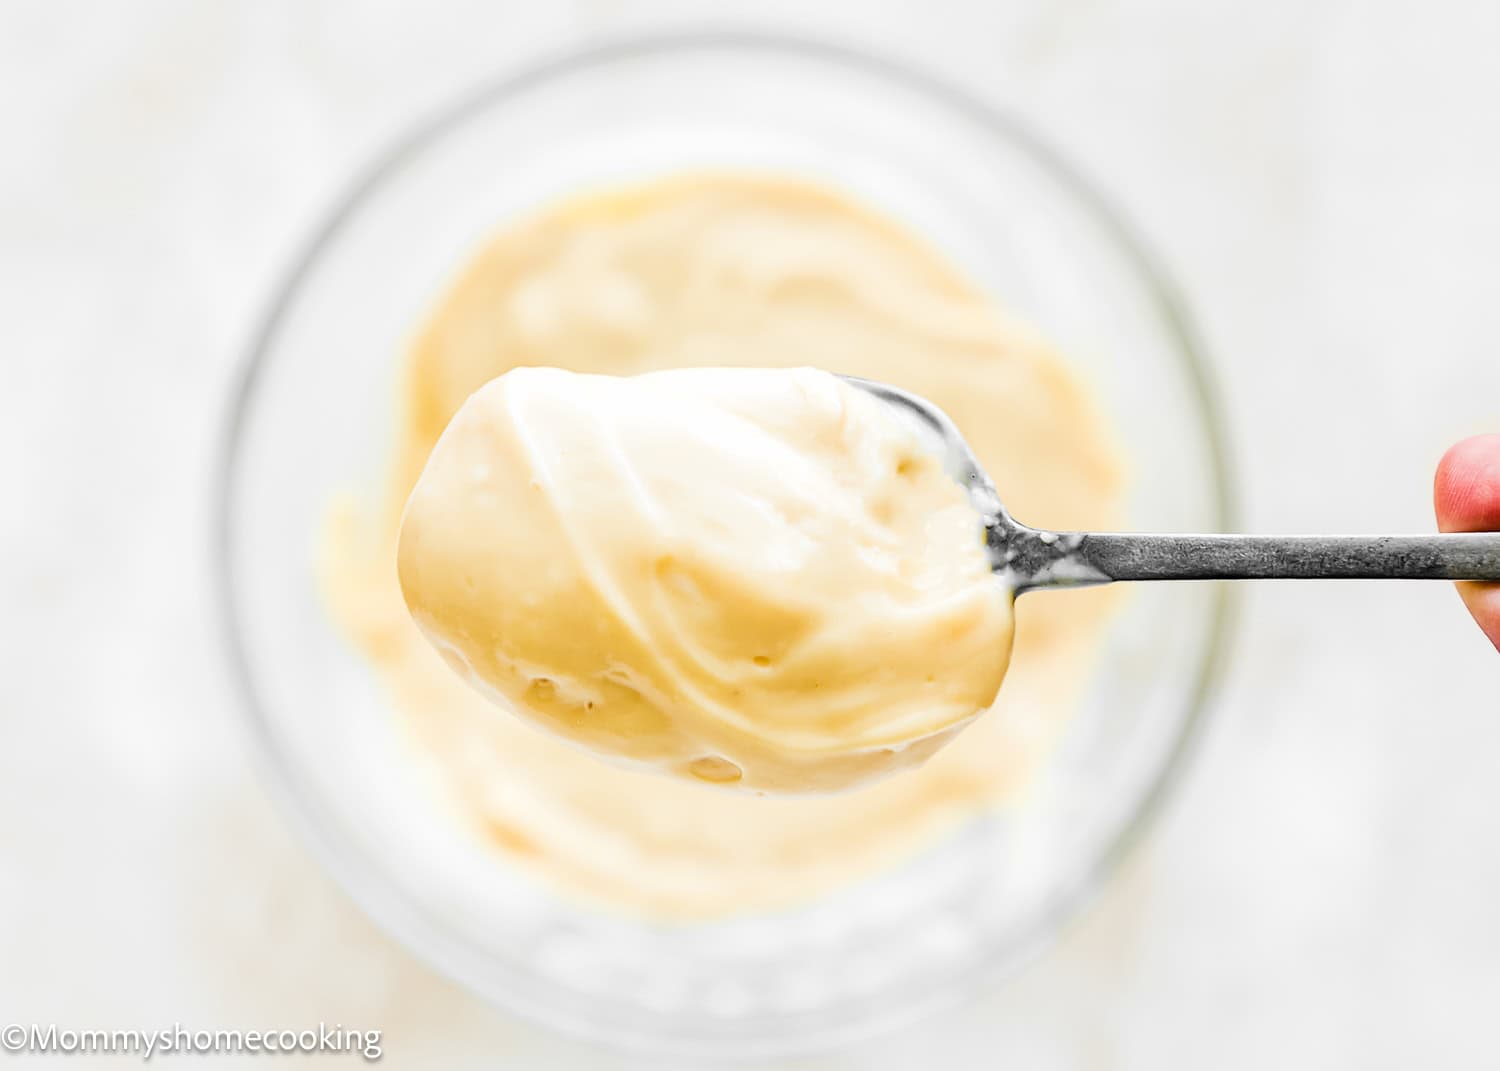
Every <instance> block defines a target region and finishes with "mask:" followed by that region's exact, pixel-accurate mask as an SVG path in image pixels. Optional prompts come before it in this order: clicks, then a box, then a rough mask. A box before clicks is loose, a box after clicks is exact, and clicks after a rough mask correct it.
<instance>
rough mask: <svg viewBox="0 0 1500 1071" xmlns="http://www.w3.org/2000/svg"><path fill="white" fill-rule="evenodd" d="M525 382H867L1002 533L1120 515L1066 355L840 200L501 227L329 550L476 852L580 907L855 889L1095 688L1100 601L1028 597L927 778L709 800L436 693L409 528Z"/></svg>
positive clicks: (806, 190)
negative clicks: (481, 412)
mask: <svg viewBox="0 0 1500 1071" xmlns="http://www.w3.org/2000/svg"><path fill="white" fill-rule="evenodd" d="M544 365H551V366H557V367H561V368H567V369H571V370H573V371H580V372H603V373H610V374H617V375H623V374H637V373H642V372H649V371H654V370H658V369H670V368H685V367H692V366H730V367H743V366H756V365H767V366H773V367H778V368H797V367H803V366H816V367H822V368H825V369H827V370H829V371H831V372H836V373H842V374H849V375H858V376H865V377H868V378H871V379H877V380H883V381H885V382H889V383H893V384H896V385H897V386H901V387H904V388H907V389H909V390H912V391H915V392H917V393H919V394H921V395H923V396H925V397H927V398H930V399H931V400H933V401H934V402H935V403H937V404H938V405H940V406H941V407H942V408H943V409H944V410H946V411H947V412H948V414H949V415H950V416H952V417H953V419H954V420H955V422H956V423H957V424H958V426H959V428H960V429H961V430H962V431H963V432H964V435H965V436H966V437H967V438H968V440H969V442H970V444H971V445H972V446H973V447H974V448H975V450H976V452H977V453H978V454H979V456H980V459H981V460H982V461H983V462H984V464H985V467H986V469H987V470H988V471H989V472H990V474H991V475H992V476H993V477H994V479H995V482H996V485H997V486H998V487H999V488H1000V490H1001V493H1002V495H1003V497H1004V498H1005V500H1006V502H1007V504H1008V505H1010V506H1011V507H1012V508H1013V510H1014V512H1015V513H1016V515H1017V516H1019V517H1021V518H1023V519H1027V520H1034V521H1036V522H1037V523H1041V524H1045V525H1048V526H1052V527H1059V528H1106V529H1107V528H1111V527H1116V526H1118V523H1119V520H1120V516H1119V514H1120V503H1121V478H1120V472H1119V466H1118V463H1117V450H1116V445H1115V443H1114V441H1113V440H1112V438H1111V437H1110V436H1109V434H1108V433H1107V431H1106V430H1105V428H1104V426H1103V424H1102V421H1101V420H1100V417H1099V415H1098V413H1097V411H1096V410H1095V408H1094V407H1093V406H1092V405H1091V404H1090V402H1089V399H1088V397H1087V394H1086V392H1085V391H1084V390H1083V389H1082V388H1081V387H1080V384H1079V383H1078V382H1077V380H1076V379H1075V378H1074V377H1073V376H1072V375H1071V374H1070V373H1069V372H1068V370H1067V369H1066V368H1065V367H1064V365H1063V364H1062V362H1061V361H1060V360H1059V359H1058V358H1056V357H1055V356H1054V355H1053V353H1052V352H1051V351H1050V350H1049V348H1048V347H1047V345H1046V344H1045V343H1044V342H1043V341H1042V340H1041V339H1040V338H1039V337H1038V336H1037V335H1036V333H1035V332H1033V331H1031V330H1030V329H1028V328H1026V327H1025V326H1023V325H1021V324H1018V323H1017V322H1016V321H1014V320H1013V319H1011V318H1009V317H1008V316H1007V315H1006V314H1004V313H1003V312H1002V311H1000V310H998V309H997V308H996V307H995V305H994V304H993V303H991V302H990V301H989V300H988V299H987V298H986V297H985V296H983V295H982V294H981V293H980V292H978V291H976V290H975V289H974V288H973V287H972V286H971V285H970V284H969V283H968V282H967V281H966V280H965V279H964V278H963V277H962V276H961V275H959V274H958V273H957V272H956V271H955V270H954V269H953V268H952V267H951V266H950V265H949V264H948V263H947V262H945V261H944V260H943V259H942V258H941V257H939V256H938V255H937V254H936V253H934V252H933V251H932V250H931V249H930V248H928V247H927V246H926V245H924V244H923V243H922V242H920V241H918V240H917V239H915V238H914V237H913V236H911V235H910V234H909V233H907V232H906V231H904V230H902V229H901V228H899V227H897V226H895V225H893V224H892V223H890V222H889V221H887V220H885V219H883V218H881V217H880V216H877V215H875V214H873V213H871V212H869V211H867V210H865V209H863V208H861V207H859V206H857V205H855V204H852V203H851V202H850V201H848V200H847V199H845V198H844V197H842V196H839V195H837V194H834V193H831V192H827V191H823V190H820V189H817V188H814V187H809V186H806V185H803V184H800V183H793V182H787V181H780V180H775V179H766V178H759V177H754V176H727V175H705V176H692V177H685V178H681V179H674V180H668V181H663V182H660V183H656V184H651V185H647V186H643V187H640V188H636V189H630V190H626V191H623V192H620V193H611V194H600V195H593V196H586V197H581V198H579V199H576V200H573V201H570V202H568V203H565V204H563V205H560V206H558V207H556V208H553V209H549V210H546V211H542V212H539V213H538V214H536V215H534V216H531V217H528V218H525V219H522V220H520V221H518V222H516V223H515V224H513V225H512V226H510V227H509V228H508V229H507V230H505V231H504V232H503V233H501V234H500V235H498V236H497V237H496V238H494V239H493V240H492V241H491V242H489V243H488V244H487V245H485V246H484V248H483V249H482V250H481V251H480V252H479V254H478V255H477V257H476V258H475V259H474V261H473V262H472V263H471V264H470V265H468V266H467V267H466V268H465V269H464V271H463V272H462V274H461V275H460V276H459V278H458V279H457V281H456V282H455V283H454V284H453V285H452V286H451V288H449V289H448V290H447V291H446V292H445V293H444V294H443V296H442V297H441V299H440V300H439V301H438V303H437V305H436V307H435V309H434V311H433V313H432V315H431V316H430V318H429V319H428V321H427V323H426V324H425V325H424V326H423V327H422V329H421V331H420V333H419V334H418V336H417V337H416V340H415V343H414V345H413V347H412V351H411V356H410V360H409V362H408V365H407V368H406V371H405V373H404V375H403V377H402V379H401V382H400V383H399V385H398V386H399V397H400V400H401V417H400V422H399V425H398V430H397V438H396V443H395V453H394V456H393V467H392V471H391V474H390V483H389V487H388V489H387V491H386V494H385V497H384V500H383V505H382V506H381V507H380V508H378V509H374V510H369V511H367V510H363V509H361V508H360V507H359V506H358V505H357V504H356V503H355V502H354V501H353V500H352V499H351V500H349V501H346V502H343V503H341V504H340V506H339V507H338V509H337V510H336V511H335V514H334V518H333V523H332V525H331V526H330V530H329V533H328V539H327V540H326V543H325V546H326V548H327V553H326V556H325V563H324V575H325V579H326V583H327V589H328V594H329V597H330V605H331V606H332V608H333V610H334V613H335V614H336V616H337V619H338V621H339V622H340V623H341V625H342V627H343V628H344V629H345V630H346V631H347V633H348V634H349V635H350V636H351V638H352V640H353V641H354V642H355V643H356V644H357V645H358V646H359V647H360V648H361V649H362V650H363V651H364V652H365V654H366V655H367V656H368V658H369V659H370V662H371V665H372V667H373V669H374V671H375V672H376V673H377V674H378V675H379V676H380V678H381V680H382V681H383V682H384V684H385V685H386V687H387V688H388V690H389V693H390V695H391V697H392V702H393V704H394V706H395V707H396V708H397V710H398V711H399V712H400V713H401V715H402V724H403V725H404V727H405V728H406V730H407V731H408V732H409V734H410V736H411V739H412V746H413V755H414V757H415V758H416V759H418V760H419V761H420V762H421V764H422V765H423V767H424V768H425V769H426V770H427V772H428V773H429V774H430V775H431V776H430V780H431V783H432V784H433V785H434V787H435V788H436V790H437V791H439V792H440V793H442V794H443V795H444V796H445V797H446V798H447V799H448V800H450V801H451V802H452V804H453V806H454V808H455V809H456V810H457V812H458V813H459V814H460V815H461V816H463V817H464V818H465V819H466V820H468V821H469V822H470V824H471V825H472V828H473V829H474V830H475V833H476V836H477V838H478V839H479V841H480V842H481V843H482V844H483V845H485V846H487V847H489V848H490V849H491V850H494V851H496V852H499V853H501V854H503V855H504V856H505V857H506V858H507V859H509V860H511V861H512V862H513V863H515V864H516V865H519V866H521V867H524V868H525V869H526V870H527V871H529V872H530V873H531V874H533V875H535V876H536V877H537V878H538V879H539V880H541V881H544V882H546V883H547V884H549V885H550V886H551V887H553V888H554V889H556V890H558V891H560V892H562V893H565V894H568V895H573V896H577V897H580V898H583V899H586V900H587V901H589V902H591V903H594V904H597V905H602V906H605V907H613V908H616V909H618V910H624V911H630V912H636V913H646V914H649V915H654V916H662V917H668V918H678V917H716V916H722V915H726V914H736V913H743V912H748V911H758V910H767V909H772V908H776V907H781V906H786V905H790V904H795V903H797V902H799V901H803V900H806V899H808V898H810V897H813V896H815V895H817V894H819V893H821V892H824V891H826V890H829V889H831V888H835V887H838V886H840V885H844V884H847V883H850V882H853V881H856V880H859V879H861V878H863V877H867V876H869V875H871V874H873V873H875V872H877V871H879V870H881V869H883V868H885V867H888V866H891V865H893V864H895V863H896V862H898V861H900V860H902V859H903V858H906V857H908V856H910V855H911V853H912V852H914V851H915V850H917V849H918V848H920V847H921V846H922V845H923V844H925V843H928V842H930V841H931V839H932V838H933V837H935V836H937V835H939V834H940V833H942V832H943V831H944V830H947V829H950V828H952V827H953V825H954V824H955V823H957V822H959V821H961V820H962V819H964V818H966V817H969V816H972V815H974V814H976V813H977V812H980V811H983V810H985V809H987V808H990V807H993V806H996V805H998V804H1002V803H1005V802H1006V801H1009V800H1013V799H1016V798H1017V796H1018V794H1019V793H1020V791H1021V790H1022V789H1023V788H1024V786H1025V785H1026V783H1027V780H1028V777H1029V776H1030V774H1031V772H1032V771H1033V770H1035V769H1036V768H1037V766H1038V764H1039V761H1040V760H1041V759H1042V758H1043V757H1044V756H1045V755H1046V753H1047V750H1048V748H1049V746H1050V744H1051V741H1052V739H1053V738H1054V736H1055V734H1056V731H1057V729H1058V728H1059V727H1060V726H1061V725H1062V724H1063V723H1064V721H1065V719H1066V716H1067V713H1068V711H1069V709H1070V708H1071V706H1072V705H1073V704H1074V702H1075V701H1076V697H1077V695H1078V693H1079V691H1080V689H1081V688H1082V687H1083V686H1084V684H1085V683H1086V681H1087V676H1088V672H1089V668H1090V664H1091V660H1092V658H1093V656H1094V649H1095V644H1096V641H1097V637H1098V634H1099V631H1100V628H1101V626H1102V625H1103V623H1104V622H1105V620H1106V619H1107V617H1108V611H1109V604H1110V601H1111V599H1112V596H1111V594H1110V593H1109V591H1108V589H1104V588H1099V589H1092V590H1084V591H1065V592H1057V593H1052V594H1049V595H1048V596H1047V597H1046V598H1036V599H1026V600H1022V602H1021V604H1020V606H1019V607H1018V608H1017V615H1016V622H1015V643H1014V652H1013V657H1012V661H1011V665H1010V668H1009V670H1008V671H1007V675H1006V680H1005V687H1004V688H1003V689H1002V690H1001V692H1000V696H999V698H998V700H997V702H996V704H995V706H994V707H993V708H992V709H991V710H990V711H988V712H986V713H984V714H982V715H981V716H980V717H978V718H977V719H975V721H974V722H973V723H972V724H971V725H970V726H969V727H968V728H967V729H965V730H964V731H963V732H962V733H961V734H960V735H959V736H958V737H957V738H956V739H955V740H954V741H953V742H952V743H951V744H950V745H949V746H947V747H945V748H943V749H942V750H941V751H939V752H938V753H937V754H936V755H934V756H933V757H932V758H931V759H930V760H929V761H928V762H926V763H925V764H924V765H922V766H920V767H918V768H916V769H914V770H909V771H903V772H902V773H900V774H899V775H897V776H893V777H889V778H884V779H881V780H879V781H876V782H875V783H873V784H869V785H866V786H863V787H859V788H856V789H853V790H851V791H848V792H844V793H840V794H837V795H825V796H805V797H788V796H775V795H772V796H756V795H753V794H750V793H732V792H724V791H719V790H714V789H710V788H707V787H705V786H703V785H701V784H697V783H694V782H693V781H692V780H690V779H683V778H668V777H662V776H660V775H659V774H657V773H656V772H654V771H649V770H639V769H631V768H626V767H622V766H616V765H611V764H608V763H605V762H601V761H600V760H599V759H597V758H596V757H595V756H593V755H590V754H587V753H586V752H584V751H583V750H581V749H580V748H578V747H576V746H574V745H572V744H570V743H568V742H566V741H564V740H562V739H559V738H558V737H557V736H555V735H554V734H551V733H544V732H539V731H537V730H536V728H535V727H533V726H531V725H527V724H525V723H524V722H523V721H522V720H521V719H519V718H516V717H513V716H512V715H510V714H508V713H506V712H504V711H501V710H499V709H497V708H496V706H495V705H494V704H493V703H492V702H491V701H490V700H488V699H486V698H485V697H484V696H482V695H480V694H479V693H478V692H477V691H475V690H474V689H473V688H471V687H470V686H469V685H468V684H466V683H465V682H464V681H463V680H461V679H460V677H459V676H458V675H457V674H455V673H453V672H452V670H451V669H449V667H448V666H447V665H445V663H444V661H443V659H442V658H441V657H440V656H439V655H438V654H437V653H436V651H435V650H434V649H433V647H432V646H431V645H430V644H429V643H428V642H427V641H426V639H425V638H424V637H423V635H422V633H421V631H420V629H419V628H418V626H417V625H416V624H414V623H413V621H412V619H411V617H410V615H409V614H408V612H407V608H406V606H405V604H404V602H403V599H402V595H401V591H400V586H399V583H398V579H397V571H396V565H395V562H396V535H397V529H398V525H399V521H400V516H401V510H402V507H403V505H404V503H405V501H406V499H407V496H408V494H409V493H410V492H411V490H412V488H413V486H414V484H415V483H416V480H417V477H418V474H419V473H420V472H421V471H422V469H423V466H424V465H425V463H426V461H427V458H428V455H429V453H430V452H431V450H432V449H433V445H434V444H435V443H436V442H437V440H438V437H439V435H440V434H441V432H442V431H443V429H444V427H445V426H446V425H447V424H448V423H449V421H450V420H451V419H452V418H453V416H454V414H455V413H457V412H458V410H459V408H460V407H461V406H462V404H463V403H464V401H465V400H466V399H467V398H468V397H469V396H470V395H471V394H472V393H473V392H474V391H476V390H478V389H479V388H480V387H481V386H483V385H484V384H485V383H486V382H488V381H489V380H491V379H494V378H495V377H496V376H499V375H501V374H502V373H504V372H507V371H508V370H510V369H512V368H517V367H522V366H544ZM768 653H772V654H774V653H775V652H774V651H772V652H768ZM934 656H935V657H941V652H934ZM752 657H753V656H752Z"/></svg>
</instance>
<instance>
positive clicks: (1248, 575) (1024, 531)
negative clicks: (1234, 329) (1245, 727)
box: [842, 376, 1500, 594]
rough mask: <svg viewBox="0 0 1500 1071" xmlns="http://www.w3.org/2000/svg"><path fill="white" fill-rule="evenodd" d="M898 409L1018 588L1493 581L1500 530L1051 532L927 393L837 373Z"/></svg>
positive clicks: (1499, 569)
mask: <svg viewBox="0 0 1500 1071" xmlns="http://www.w3.org/2000/svg"><path fill="white" fill-rule="evenodd" d="M842 378H844V379H845V380H847V381H848V382H849V383H851V384H853V385H854V386H856V387H859V388H861V389H863V390H865V391H867V392H869V393H870V394H872V395H874V396H875V397H876V398H879V399H880V400H881V401H883V402H886V403H887V404H889V405H892V406H895V407H896V408H898V409H900V410H902V411H903V412H904V413H905V414H906V415H907V416H908V417H910V418H914V420H915V422H916V423H917V424H918V425H919V426H920V427H921V428H923V429H924V430H925V431H926V432H928V433H930V434H935V435H936V436H937V438H938V440H939V441H940V443H941V446H942V449H943V455H944V467H945V468H946V469H947V470H948V472H949V473H950V475H952V476H953V477H954V479H956V480H957V481H958V482H959V483H961V484H963V485H964V486H965V487H966V488H968V491H969V498H970V500H971V501H972V502H973V504H974V508H975V509H977V510H978V511H979V513H980V515H981V516H982V517H983V518H984V528H985V543H986V545H987V547H988V549H989V555H990V563H991V568H992V569H993V570H994V571H995V572H996V573H998V574H1000V575H1001V576H1003V577H1004V578H1005V579H1006V581H1007V582H1008V583H1009V584H1010V586H1011V589H1012V590H1013V591H1015V592H1016V593H1017V594H1020V593H1021V592H1023V591H1031V590H1032V589H1034V588H1055V587H1081V586H1085V585H1090V584H1107V583H1110V582H1111V581H1115V580H1278V579H1284V580H1327V579H1370V580H1379V579H1385V580H1500V532H1476V533H1462V534H1448V535H1375V536H1330V535H1296V536H1262V535H1217V534H1214V535H1205V534H1198V535H1189V534H1160V533H1147V532H1140V533H1137V532H1052V531H1048V530H1046V529H1042V528H1032V527H1030V526H1029V525H1024V524H1021V523H1020V522H1019V521H1017V520H1016V519H1015V518H1014V517H1012V516H1011V515H1010V513H1009V512H1008V511H1007V510H1006V508H1005V506H1004V505H1003V504H1002V503H1001V501H1000V497H999V495H997V494H996V493H995V486H994V484H992V483H991V482H990V478H989V476H988V475H987V474H986V473H985V471H984V467H983V466H982V465H980V463H979V459H978V458H977V457H975V456H974V451H973V450H972V449H970V447H969V444H968V443H967V442H966V441H965V440H964V437H963V436H962V435H961V434H960V433H959V430H958V428H957V427H956V426H955V425H954V423H953V421H952V420H951V419H949V417H948V415H947V414H946V413H944V412H943V411H942V410H941V409H939V408H938V407H937V406H935V405H933V404H932V403H931V402H929V401H928V400H927V399H925V398H922V397H920V396H918V395H915V394H912V393H910V392H908V391H904V390H901V389H899V388H897V387H892V386H890V385H889V384H887V383H880V382H877V381H875V380H871V379H859V378H857V377H854V376H844V377H842Z"/></svg>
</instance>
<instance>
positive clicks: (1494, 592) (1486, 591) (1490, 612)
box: [1459, 584, 1500, 651]
mask: <svg viewBox="0 0 1500 1071" xmlns="http://www.w3.org/2000/svg"><path fill="white" fill-rule="evenodd" d="M1459 593H1460V594H1461V595H1463V598H1464V602H1465V603H1466V604H1467V605H1468V607H1469V612H1470V613H1471V614H1473V615H1474V620H1475V621H1477V622H1479V627H1480V628H1481V629H1483V630H1484V634H1485V635H1486V636H1488V637H1489V638H1490V642H1491V643H1493V644H1494V645H1495V650H1497V651H1500V584H1460V585H1459Z"/></svg>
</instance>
